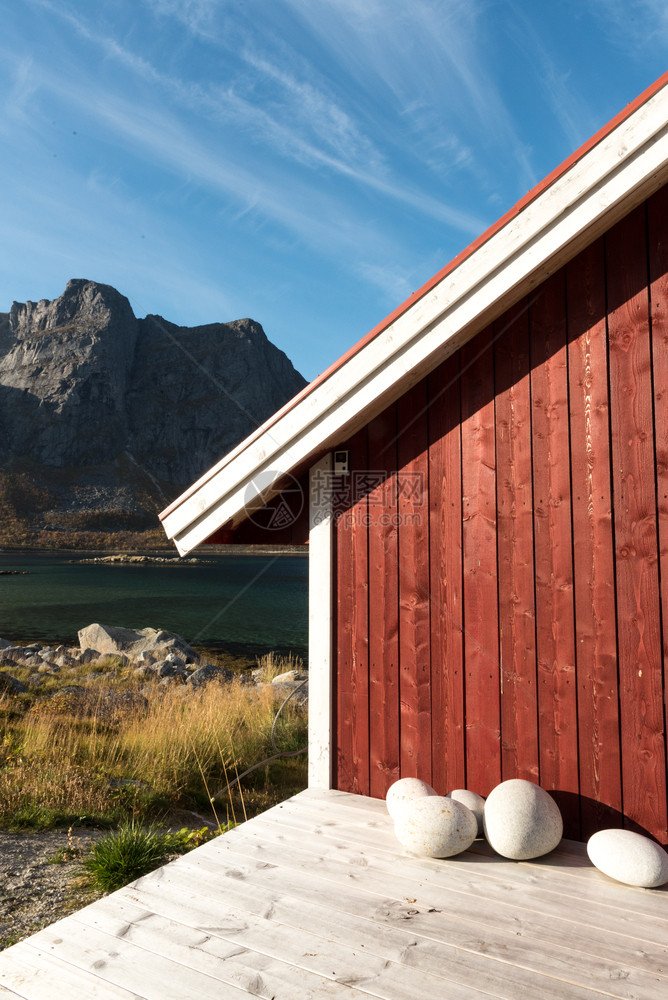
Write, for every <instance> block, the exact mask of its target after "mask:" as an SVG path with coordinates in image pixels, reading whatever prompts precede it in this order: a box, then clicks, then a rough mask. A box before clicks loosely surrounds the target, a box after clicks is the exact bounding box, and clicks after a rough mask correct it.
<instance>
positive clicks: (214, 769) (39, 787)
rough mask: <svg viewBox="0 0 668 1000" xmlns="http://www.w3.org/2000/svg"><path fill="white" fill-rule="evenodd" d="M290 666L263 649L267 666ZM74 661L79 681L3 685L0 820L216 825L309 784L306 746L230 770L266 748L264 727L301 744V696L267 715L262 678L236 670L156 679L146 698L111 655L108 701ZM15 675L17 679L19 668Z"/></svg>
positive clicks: (269, 696)
mask: <svg viewBox="0 0 668 1000" xmlns="http://www.w3.org/2000/svg"><path fill="white" fill-rule="evenodd" d="M291 665H293V663H292V661H288V662H281V661H280V660H278V659H277V658H271V657H270V658H268V659H265V669H266V670H267V673H268V675H269V676H270V675H271V674H272V673H274V674H275V673H280V672H281V670H285V669H290V666H291ZM79 669H80V672H81V674H82V676H81V677H79V678H72V679H71V680H70V685H69V686H70V687H72V686H75V688H76V689H75V690H71V691H68V690H67V689H64V690H62V691H56V690H55V688H54V681H55V678H54V679H52V678H49V679H48V681H47V682H46V683H45V684H44V686H42V687H40V688H38V689H36V690H30V691H28V692H24V693H21V694H18V695H17V694H12V693H10V692H5V693H3V694H2V695H0V733H1V742H0V827H2V828H5V829H12V830H17V829H21V830H25V829H48V828H53V827H63V828H67V827H68V826H70V825H76V826H82V825H83V826H85V825H88V826H97V827H100V826H102V827H116V826H119V825H121V824H123V823H125V822H131V821H134V822H136V823H144V824H150V823H151V822H153V823H160V824H161V825H162V826H165V827H167V826H170V825H175V824H183V823H187V824H188V825H190V826H191V827H192V826H199V827H201V826H202V825H203V824H204V825H207V826H209V827H210V828H214V829H215V828H218V827H220V826H223V825H224V824H227V823H229V822H236V821H238V820H240V819H243V818H244V817H245V816H251V815H254V814H255V813H257V812H261V811H262V810H263V809H266V808H268V807H269V806H271V805H273V804H275V803H276V802H279V801H281V800H282V799H284V798H287V797H288V796H289V795H292V794H294V793H295V792H297V791H299V790H300V789H301V788H303V787H305V784H306V759H305V754H302V755H299V756H296V757H292V758H287V759H278V760H272V761H269V762H268V763H266V764H264V765H262V766H261V767H259V768H257V769H255V770H254V771H252V772H251V773H250V774H248V775H247V777H246V778H244V780H243V782H241V783H239V782H236V781H235V778H236V776H237V775H241V774H242V773H243V772H245V771H247V770H248V769H249V768H252V767H253V766H254V765H256V764H259V763H260V762H262V761H264V760H265V759H266V758H268V757H272V756H273V755H274V753H275V751H274V749H273V746H272V729H273V731H274V742H275V744H276V745H277V746H278V747H279V749H280V750H281V751H294V750H298V749H300V748H302V747H304V746H305V744H306V740H307V720H306V709H305V707H303V706H300V705H298V704H296V703H295V700H294V699H292V700H291V701H290V702H288V704H287V705H286V706H285V707H284V709H283V711H282V712H281V714H280V717H279V719H278V721H277V722H275V716H276V711H277V708H278V706H279V704H280V702H278V701H277V698H276V693H275V691H274V690H273V689H272V686H271V685H270V684H267V685H265V686H260V687H256V686H255V685H252V684H248V683H244V680H245V678H244V677H243V675H242V674H238V675H237V676H236V677H235V678H233V679H232V680H230V681H227V682H226V683H224V684H223V683H212V684H207V685H205V686H203V687H202V688H201V689H198V690H196V691H189V692H188V693H187V694H186V693H184V687H185V686H184V685H171V686H166V687H158V686H157V685H156V690H155V692H154V693H152V694H151V695H150V696H149V697H146V696H145V695H144V694H142V690H141V687H142V682H141V679H140V678H138V677H136V676H135V675H134V674H132V672H129V671H127V670H125V669H124V668H123V666H122V664H120V663H119V664H114V663H112V662H111V661H109V662H108V663H105V664H104V676H105V689H107V690H108V689H109V685H110V683H111V681H110V673H112V672H113V673H114V675H115V676H114V678H113V688H114V689H115V690H116V691H118V692H119V693H120V694H121V695H122V697H118V698H116V699H114V700H113V701H112V702H110V701H109V698H108V697H106V698H103V697H101V696H100V697H97V693H96V692H97V689H96V672H95V670H91V666H90V665H89V666H87V667H86V666H85V665H82V666H81V667H80V668H79ZM84 671H86V674H85V675H84ZM13 674H14V676H15V677H16V679H17V680H19V681H20V680H21V679H22V678H21V671H20V670H14V671H13ZM268 679H269V677H268ZM72 682H73V684H72ZM82 689H83V690H84V691H86V692H87V697H81V690H82ZM230 786H231V787H230Z"/></svg>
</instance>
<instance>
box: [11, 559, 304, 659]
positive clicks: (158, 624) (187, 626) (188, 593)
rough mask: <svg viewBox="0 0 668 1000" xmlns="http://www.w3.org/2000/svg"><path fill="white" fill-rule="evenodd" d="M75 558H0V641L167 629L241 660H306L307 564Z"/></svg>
mask: <svg viewBox="0 0 668 1000" xmlns="http://www.w3.org/2000/svg"><path fill="white" fill-rule="evenodd" d="M72 558H74V556H73V554H72V553H69V552H68V553H62V554H57V553H49V554H40V555H37V554H26V555H23V554H21V553H1V552H0V571H2V570H21V571H27V575H26V576H13V575H12V576H8V575H0V637H1V638H3V639H9V640H11V641H13V642H18V643H26V642H31V641H36V640H39V641H42V642H44V641H48V642H49V643H56V642H63V643H65V644H73V643H75V642H76V636H77V632H78V630H79V629H80V628H83V627H84V626H86V625H90V624H91V623H92V622H100V623H101V624H104V625H121V626H125V627H126V628H145V627H146V626H151V627H153V628H164V629H167V630H168V631H170V632H177V633H178V634H179V635H181V636H183V638H184V639H186V640H187V641H188V642H190V643H195V644H199V645H205V646H209V647H212V648H215V649H220V650H221V651H228V652H231V653H237V654H247V653H250V654H254V653H263V652H267V651H269V650H277V651H280V652H287V651H288V650H292V651H293V652H295V653H298V654H300V655H304V654H305V653H306V646H307V622H308V609H307V590H308V581H307V574H308V559H307V558H305V557H303V556H278V557H276V556H215V557H211V562H209V561H208V559H209V557H207V563H206V564H203V565H194V566H193V565H188V564H174V565H169V566H161V565H139V566H129V565H126V566H122V565H121V566H114V565H111V566H105V565H85V564H81V563H71V562H70V561H69V560H71V559H72Z"/></svg>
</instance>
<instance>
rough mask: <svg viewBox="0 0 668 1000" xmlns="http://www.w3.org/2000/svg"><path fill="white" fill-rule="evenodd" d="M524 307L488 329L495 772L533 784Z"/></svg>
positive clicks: (528, 427) (535, 710)
mask: <svg viewBox="0 0 668 1000" xmlns="http://www.w3.org/2000/svg"><path fill="white" fill-rule="evenodd" d="M528 310H529V303H528V302H521V303H519V304H518V305H517V306H516V307H515V308H513V309H512V310H510V312H508V313H506V314H505V315H504V316H502V317H501V319H500V320H498V321H497V322H496V323H495V325H494V333H495V343H494V377H495V392H496V399H495V407H496V464H497V492H496V496H497V507H498V510H497V533H498V564H499V570H498V571H499V633H500V652H501V680H500V684H501V754H502V756H501V773H502V777H503V779H504V780H506V779H508V778H524V779H526V780H528V781H535V782H537V781H538V695H537V686H536V608H535V595H534V586H535V581H534V537H533V489H532V469H531V396H530V377H529V371H530V368H529V364H530V353H529V312H528Z"/></svg>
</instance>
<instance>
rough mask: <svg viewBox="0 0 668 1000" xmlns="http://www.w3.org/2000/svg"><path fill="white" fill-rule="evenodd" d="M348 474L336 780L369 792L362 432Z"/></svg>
mask: <svg viewBox="0 0 668 1000" xmlns="http://www.w3.org/2000/svg"><path fill="white" fill-rule="evenodd" d="M344 450H346V451H348V452H349V456H350V474H349V475H348V476H341V477H334V480H333V482H334V489H335V492H337V493H338V495H337V497H335V500H334V503H335V534H336V540H337V550H336V581H337V585H336V590H337V616H336V617H337V623H338V624H337V640H336V643H337V650H338V653H337V658H336V659H337V667H336V681H335V683H336V692H337V693H336V718H337V730H336V731H337V734H338V736H337V741H336V744H337V746H336V750H337V754H336V756H337V763H336V769H337V781H336V784H337V786H338V787H339V788H342V789H343V790H344V791H347V792H355V793H359V794H362V795H368V794H369V646H368V643H369V609H368V579H369V578H368V548H367V535H368V528H367V524H366V518H367V506H368V505H367V491H366V490H365V489H364V488H363V486H362V487H361V488H359V489H358V485H359V483H360V482H361V480H360V474H362V475H363V474H364V473H365V472H366V471H367V469H368V454H367V439H366V432H365V431H360V432H358V433H357V434H356V435H355V436H354V437H352V438H351V439H350V440H349V441H348V442H346V444H345V449H344Z"/></svg>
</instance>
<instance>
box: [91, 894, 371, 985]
mask: <svg viewBox="0 0 668 1000" xmlns="http://www.w3.org/2000/svg"><path fill="white" fill-rule="evenodd" d="M112 902H113V905H112ZM177 909H178V907H177ZM191 912H192V911H191V910H188V913H191ZM179 916H180V919H178V920H175V919H170V918H168V917H164V916H162V915H160V914H159V913H155V912H153V911H151V910H147V909H145V908H142V907H139V906H137V904H136V903H132V902H129V901H128V900H126V899H123V898H121V897H120V896H119V895H118V894H116V895H115V896H114V899H113V901H112V900H109V901H108V905H106V906H104V907H101V906H97V907H93V906H91V907H87V908H86V910H82V911H81V912H80V913H79V914H78V915H77V917H76V919H77V920H80V921H81V923H84V924H88V925H89V926H91V927H96V928H98V929H99V930H103V931H105V932H106V933H108V934H112V935H113V936H115V937H118V936H121V935H122V936H123V939H124V940H127V941H131V942H132V943H133V944H136V945H137V946H138V947H140V948H143V949H144V950H145V951H148V952H151V953H152V954H153V955H156V956H158V957H163V958H164V957H166V958H170V959H173V960H174V961H176V962H179V963H180V964H182V965H186V966H190V967H191V968H193V969H196V970H197V971H200V972H205V973H206V974H207V975H210V976H213V977H214V978H215V979H216V980H217V981H218V982H220V983H224V984H227V985H232V986H235V987H240V988H242V989H243V990H245V991H246V992H248V993H251V994H252V995H253V996H259V997H265V998H267V1000H283V998H285V1000H293V998H294V997H299V998H300V1000H316V998H320V997H332V996H334V995H336V996H337V997H338V998H340V1000H363V997H364V994H362V993H360V992H359V991H358V990H356V989H353V988H352V987H347V986H345V985H344V984H334V983H330V982H328V981H324V980H323V979H322V978H321V977H320V976H318V975H315V974H313V973H310V972H306V971H304V970H303V969H298V968H296V967H295V966H293V965H290V964H289V963H288V962H284V961H282V960H278V959H275V958H272V957H271V956H267V955H263V954H260V953H259V952H254V951H250V950H249V949H247V948H244V947H241V946H239V945H237V944H232V943H231V942H230V941H228V940H227V939H226V938H225V937H224V936H220V935H218V934H217V933H216V931H215V930H213V929H211V928H207V930H206V931H205V932H203V931H202V930H201V929H200V927H201V922H202V919H203V917H204V916H205V917H206V919H207V920H209V921H210V920H211V913H210V912H209V911H207V912H206V914H201V913H200V917H199V921H198V923H199V924H200V926H199V927H193V926H191V925H189V924H188V923H187V922H183V913H180V915H179Z"/></svg>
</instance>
